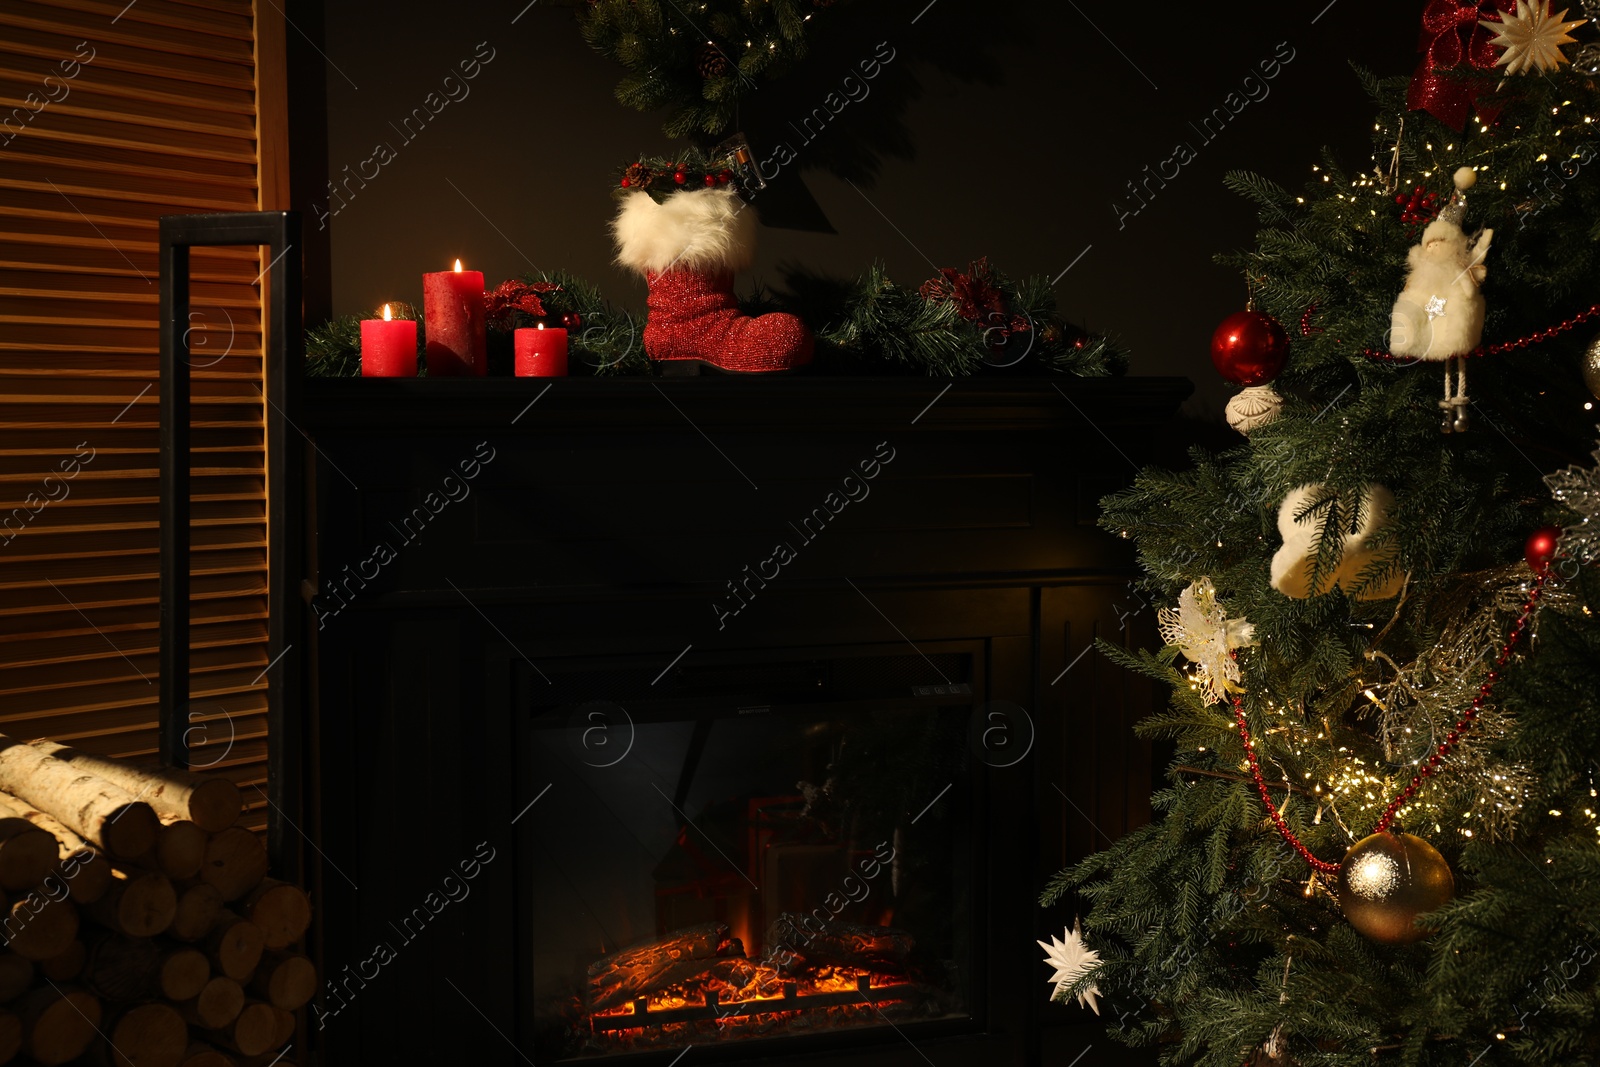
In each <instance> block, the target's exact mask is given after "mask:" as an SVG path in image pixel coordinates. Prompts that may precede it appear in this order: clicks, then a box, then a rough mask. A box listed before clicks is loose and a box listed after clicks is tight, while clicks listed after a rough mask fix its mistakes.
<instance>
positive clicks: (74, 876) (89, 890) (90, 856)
mask: <svg viewBox="0 0 1600 1067" xmlns="http://www.w3.org/2000/svg"><path fill="white" fill-rule="evenodd" d="M0 803H3V804H5V805H6V806H7V807H9V808H11V809H12V810H14V811H17V812H19V813H20V814H21V815H22V817H23V818H25V819H27V820H28V821H29V822H31V823H33V825H35V826H37V827H38V828H39V829H41V830H43V831H44V832H45V833H47V834H49V835H50V836H51V837H53V838H55V839H56V843H57V856H58V858H59V860H60V863H59V866H58V871H59V875H58V876H59V877H60V878H61V880H62V881H64V882H66V883H67V892H69V893H71V894H72V899H73V900H75V901H76V902H78V903H79V904H90V903H93V902H94V901H96V900H99V899H100V898H101V897H102V896H103V895H104V894H105V891H106V889H107V888H108V887H109V886H110V885H111V862H110V861H109V860H107V859H106V858H105V856H104V855H102V854H101V853H100V852H98V851H96V850H95V849H94V848H93V847H92V846H91V845H90V844H89V842H87V841H85V840H84V839H83V838H81V837H79V836H78V835H77V834H75V833H73V832H72V831H71V830H69V829H67V828H66V827H65V826H64V825H62V823H61V821H60V820H59V819H57V818H55V817H54V816H52V815H50V814H49V813H48V812H43V811H40V810H39V809H38V808H35V807H34V806H33V805H31V804H29V803H28V802H27V801H25V800H22V799H21V798H19V797H14V796H11V795H9V794H6V793H0Z"/></svg>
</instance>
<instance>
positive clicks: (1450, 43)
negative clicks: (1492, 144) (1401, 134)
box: [1406, 0, 1516, 130]
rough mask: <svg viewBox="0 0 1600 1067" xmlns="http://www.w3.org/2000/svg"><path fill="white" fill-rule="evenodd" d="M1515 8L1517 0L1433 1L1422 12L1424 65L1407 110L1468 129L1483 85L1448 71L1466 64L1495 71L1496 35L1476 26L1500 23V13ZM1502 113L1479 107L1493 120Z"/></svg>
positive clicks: (1413, 79) (1414, 82)
mask: <svg viewBox="0 0 1600 1067" xmlns="http://www.w3.org/2000/svg"><path fill="white" fill-rule="evenodd" d="M1515 8H1516V0H1473V2H1472V3H1462V2H1460V0H1429V3H1428V6H1427V7H1426V8H1424V9H1423V12H1422V39H1421V41H1419V42H1418V44H1417V50H1418V51H1419V52H1421V53H1422V62H1421V63H1420V64H1419V65H1418V66H1417V72H1416V73H1415V74H1413V75H1412V76H1411V89H1410V91H1409V92H1408V93H1407V94H1406V106H1407V107H1409V108H1411V109H1412V110H1413V111H1426V112H1428V114H1430V115H1432V116H1433V117H1434V118H1436V119H1438V120H1439V121H1440V122H1443V123H1445V124H1446V125H1448V126H1449V127H1450V128H1451V129H1455V130H1459V129H1461V128H1462V127H1464V126H1465V125H1466V124H1467V118H1468V117H1469V116H1470V115H1471V114H1472V111H1473V106H1474V105H1475V104H1476V103H1477V97H1478V93H1479V90H1480V86H1477V85H1474V84H1473V82H1472V80H1471V79H1470V78H1464V77H1461V76H1459V75H1456V76H1451V74H1450V73H1448V72H1451V71H1454V70H1455V69H1456V68H1458V67H1460V66H1461V65H1462V63H1463V62H1465V63H1466V64H1467V65H1468V66H1469V67H1473V68H1476V69H1478V70H1493V69H1494V65H1495V61H1496V60H1498V59H1499V58H1500V56H1499V53H1497V52H1496V51H1495V48H1494V45H1492V44H1490V41H1491V40H1493V35H1492V34H1490V32H1489V31H1488V30H1486V29H1484V28H1483V27H1482V26H1480V25H1479V24H1478V23H1479V20H1480V19H1488V20H1490V21H1499V19H1500V13H1501V12H1505V11H1512V10H1515ZM1499 112H1500V109H1499V108H1487V107H1485V108H1480V109H1479V113H1480V115H1481V116H1482V117H1483V118H1484V120H1485V121H1489V122H1492V121H1494V117H1495V116H1496V115H1498V114H1499Z"/></svg>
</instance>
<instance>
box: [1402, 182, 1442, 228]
mask: <svg viewBox="0 0 1600 1067" xmlns="http://www.w3.org/2000/svg"><path fill="white" fill-rule="evenodd" d="M1394 202H1395V203H1397V204H1399V205H1400V221H1401V222H1403V223H1405V224H1406V225H1407V226H1423V225H1426V224H1427V223H1429V222H1432V221H1433V217H1434V216H1435V215H1437V214H1438V213H1439V194H1438V193H1430V192H1428V191H1427V190H1426V189H1424V188H1423V187H1422V186H1420V185H1419V186H1417V187H1416V188H1415V189H1413V190H1411V196H1410V197H1409V198H1408V197H1407V196H1406V194H1404V193H1396V194H1395V196H1394Z"/></svg>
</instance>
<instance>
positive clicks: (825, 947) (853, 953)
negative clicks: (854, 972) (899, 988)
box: [767, 912, 917, 973]
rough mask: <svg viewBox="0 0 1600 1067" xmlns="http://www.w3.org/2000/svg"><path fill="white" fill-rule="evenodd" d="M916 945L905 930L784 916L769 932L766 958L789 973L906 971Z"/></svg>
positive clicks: (784, 914)
mask: <svg viewBox="0 0 1600 1067" xmlns="http://www.w3.org/2000/svg"><path fill="white" fill-rule="evenodd" d="M916 947H917V943H916V941H915V940H914V939H913V938H912V936H911V935H910V934H908V933H906V932H905V931H904V930H895V929H893V928H892V927H888V926H862V925H861V924H859V923H846V922H821V921H819V920H818V919H816V918H814V917H812V916H809V915H793V914H791V913H789V912H784V913H783V914H782V915H780V916H778V918H777V919H776V920H775V921H774V922H773V924H772V925H771V926H770V927H768V929H767V956H768V958H770V959H777V960H780V961H782V964H781V968H782V969H783V970H784V971H786V972H791V973H792V972H794V971H805V970H814V969H816V968H818V967H822V966H827V965H835V966H840V965H842V966H845V967H853V968H858V969H861V970H867V971H879V972H882V971H890V972H893V971H904V970H905V969H906V960H908V959H909V958H910V957H911V950H912V949H914V948H916Z"/></svg>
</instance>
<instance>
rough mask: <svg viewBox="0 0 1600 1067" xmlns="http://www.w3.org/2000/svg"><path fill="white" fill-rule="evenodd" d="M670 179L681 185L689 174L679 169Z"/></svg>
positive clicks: (687, 178)
mask: <svg viewBox="0 0 1600 1067" xmlns="http://www.w3.org/2000/svg"><path fill="white" fill-rule="evenodd" d="M672 180H673V181H675V182H677V183H678V184H679V185H682V184H683V183H684V182H686V181H688V180H689V175H687V174H685V173H684V172H683V171H681V170H680V171H678V172H677V173H675V174H674V175H673V176H672Z"/></svg>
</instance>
